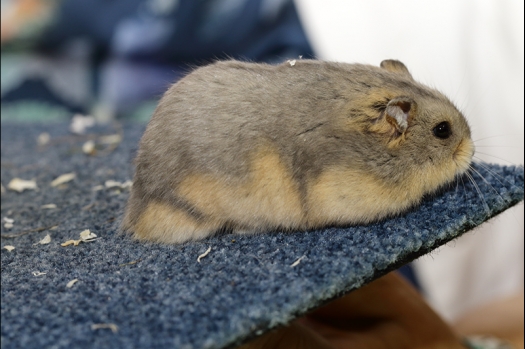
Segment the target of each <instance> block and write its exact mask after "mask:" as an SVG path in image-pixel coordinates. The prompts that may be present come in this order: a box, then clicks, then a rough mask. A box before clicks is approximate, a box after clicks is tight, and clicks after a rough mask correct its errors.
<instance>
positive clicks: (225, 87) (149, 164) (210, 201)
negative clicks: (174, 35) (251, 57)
mask: <svg viewBox="0 0 525 349" xmlns="http://www.w3.org/2000/svg"><path fill="white" fill-rule="evenodd" d="M473 152H474V146H473V143H472V140H471V137H470V129H469V126H468V124H467V122H466V120H465V118H464V117H463V115H462V114H461V113H460V112H459V111H458V109H457V108H456V107H455V106H454V105H453V103H451V102H450V101H449V99H448V98H447V97H445V96H444V95H443V94H442V93H440V92H439V91H436V90H434V89H431V88H429V87H427V86H424V85H422V84H420V83H418V82H416V81H414V79H413V78H412V76H411V75H410V73H409V71H408V70H407V68H406V67H405V66H404V65H403V63H401V62H399V61H395V60H386V61H383V62H382V63H381V66H380V67H375V66H371V65H362V64H345V63H332V62H323V61H315V60H297V61H295V62H285V63H283V64H281V65H268V64H255V63H244V62H238V61H222V62H217V63H214V64H211V65H208V66H205V67H202V68H199V69H196V70H195V71H193V72H192V73H190V74H189V75H187V76H186V77H184V78H183V79H181V80H180V81H179V82H177V83H176V84H174V85H173V86H172V87H171V88H170V89H169V90H168V91H167V92H166V93H165V95H164V96H163V97H162V99H161V100H160V102H159V104H158V106H157V109H156V110H155V112H154V115H153V117H152V119H151V121H150V122H149V124H148V126H147V128H146V131H145V133H144V135H143V137H142V139H141V141H140V146H139V150H138V154H137V157H136V159H135V165H136V171H135V176H134V181H133V186H132V190H131V195H130V198H129V201H128V203H127V207H126V212H125V215H124V219H123V223H122V228H123V229H124V230H126V231H129V232H131V233H132V234H133V236H134V237H136V238H138V239H142V240H149V241H157V242H164V243H182V242H185V241H188V240H197V239H201V238H204V237H207V236H210V235H212V234H214V233H215V232H217V231H219V230H221V229H231V230H233V231H234V232H239V233H248V232H261V233H262V232H267V231H271V230H307V229H314V228H320V227H324V226H330V225H332V226H333V225H338V226H342V225H349V224H365V223H369V222H373V221H377V220H380V219H383V218H385V217H388V216H392V215H396V214H399V213H402V212H404V211H406V210H407V209H409V208H410V207H412V206H414V205H416V204H417V203H419V202H420V200H421V199H422V197H423V196H424V195H425V194H428V193H431V192H433V191H435V190H436V189H438V188H439V187H440V186H442V185H444V184H446V183H448V182H450V181H452V180H453V179H454V178H455V176H457V175H459V174H461V173H463V172H464V171H466V170H467V169H468V167H469V165H470V162H471V159H472V155H473Z"/></svg>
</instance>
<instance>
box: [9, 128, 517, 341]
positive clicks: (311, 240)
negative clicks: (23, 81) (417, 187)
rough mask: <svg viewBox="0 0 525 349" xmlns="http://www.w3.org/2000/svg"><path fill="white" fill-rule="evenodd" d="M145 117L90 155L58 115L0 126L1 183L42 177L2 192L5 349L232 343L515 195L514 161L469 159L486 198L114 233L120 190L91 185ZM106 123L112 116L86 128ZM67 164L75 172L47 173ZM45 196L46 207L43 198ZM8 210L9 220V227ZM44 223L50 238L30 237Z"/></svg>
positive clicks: (119, 174) (125, 155) (120, 174)
mask: <svg viewBox="0 0 525 349" xmlns="http://www.w3.org/2000/svg"><path fill="white" fill-rule="evenodd" d="M143 129H144V126H143V125H124V126H123V128H121V129H120V131H121V132H122V134H123V140H122V142H121V143H120V144H118V147H116V149H112V148H111V145H110V146H109V149H108V146H104V147H105V150H104V149H101V150H99V152H98V153H97V154H96V155H95V156H88V155H86V154H84V153H83V152H82V145H83V143H84V142H85V141H87V139H88V138H89V137H90V136H84V137H79V136H72V135H71V134H69V133H68V128H67V125H65V124H59V125H52V126H49V125H48V126H17V125H9V124H3V125H2V133H1V135H2V139H1V152H2V184H3V186H4V187H7V184H8V183H9V182H10V181H11V180H12V179H13V178H15V177H18V178H21V179H25V180H30V179H34V180H35V181H36V183H37V185H38V190H26V191H24V192H22V193H17V192H15V191H11V190H7V191H6V192H5V193H3V194H2V208H1V216H2V228H1V229H2V230H1V233H2V247H4V246H6V245H12V246H14V247H15V249H14V250H12V251H8V250H6V249H5V248H2V250H1V257H2V258H1V260H2V265H1V267H2V271H1V276H2V278H1V285H2V287H1V293H2V302H1V346H2V348H187V349H189V348H226V347H234V346H235V345H237V344H239V343H241V342H243V341H245V340H246V339H247V338H250V337H252V336H254V335H256V334H260V333H263V332H265V331H267V330H268V329H270V328H272V327H275V326H278V325H280V324H284V323H287V322H288V321H290V320H291V319H293V318H295V317H297V316H299V315H301V314H303V313H305V312H306V311H308V310H311V309H313V308H315V307H317V306H319V305H321V304H323V303H325V302H326V301H328V300H330V299H333V298H335V297H338V296H340V295H342V294H344V293H347V292H349V291H351V290H354V289H356V288H359V287H360V286H362V285H363V284H365V283H367V282H369V281H371V280H373V279H375V278H377V277H379V276H381V275H383V274H385V273H386V272H388V271H390V270H392V269H395V268H397V267H399V266H401V265H403V264H405V263H407V262H409V261H410V260H412V259H414V258H416V257H418V256H420V255H422V254H425V253H428V252H429V251H431V250H432V249H434V248H436V247H438V246H439V245H442V244H444V243H446V242H447V241H450V240H451V239H454V238H455V237H457V236H459V235H461V234H462V233H464V232H466V231H468V230H470V229H472V228H473V227H475V226H477V225H479V224H481V223H482V222H483V221H485V220H487V219H488V218H490V217H492V216H494V215H496V214H497V213H499V212H501V211H503V210H505V209H506V208H508V207H510V206H512V205H515V204H516V203H518V202H519V201H521V200H523V168H522V167H500V166H497V165H483V166H479V165H478V166H475V169H476V171H478V172H479V173H481V174H482V175H483V177H484V178H485V179H484V180H483V179H481V178H480V177H479V176H478V175H477V174H474V178H475V180H476V182H477V186H479V189H480V191H481V193H482V194H483V199H482V198H480V195H479V194H478V192H477V190H476V188H475V187H474V186H472V184H470V182H469V181H468V180H463V181H459V183H458V185H454V186H451V187H450V189H449V190H447V191H444V192H443V193H441V194H439V195H438V196H436V197H433V198H431V199H428V200H427V201H425V202H424V203H423V204H422V205H421V206H420V207H419V208H418V209H417V210H414V211H412V212H410V213H408V214H406V215H404V216H402V217H397V218H395V219H390V220H386V221H383V222H380V223H377V224H373V225H369V226H358V227H349V228H345V229H342V228H328V229H324V230H320V231H312V232H297V233H286V234H285V233H272V234H264V235H257V236H233V235H222V236H216V237H213V238H209V239H207V240H204V241H200V242H193V243H187V244H184V245H179V246H162V245H152V244H143V243H138V242H135V241H132V240H130V238H129V237H128V236H125V235H121V234H119V233H117V229H116V226H117V224H118V221H119V219H120V218H119V217H120V215H121V213H122V210H123V208H124V204H125V201H126V199H127V197H128V194H129V191H128V190H129V189H116V188H115V187H113V188H104V189H101V188H100V187H98V188H97V186H100V185H102V186H104V183H105V182H106V181H108V180H115V181H118V182H124V181H126V180H129V179H131V178H132V173H133V168H132V166H131V164H130V163H131V159H132V158H133V156H134V153H135V152H136V147H137V142H138V140H139V137H140V135H141V133H142V131H143ZM116 131H118V130H116V129H114V128H113V126H111V127H107V128H94V129H90V130H89V134H91V136H92V137H94V136H95V135H98V136H100V135H108V134H114V133H116ZM43 132H47V133H49V135H50V142H49V143H47V144H46V145H43V146H42V145H38V143H37V138H38V136H39V135H40V134H41V133H43ZM95 141H96V142H100V141H102V139H100V138H96V139H95ZM70 172H74V173H75V174H76V177H75V178H74V179H73V180H72V181H70V182H67V183H65V184H62V185H59V186H57V187H53V186H51V185H50V183H51V181H52V180H54V179H55V178H56V177H58V176H59V175H61V174H64V173H70ZM94 188H95V189H99V190H94ZM47 204H54V205H56V208H42V205H47ZM47 207H49V206H47ZM51 207H52V206H51ZM5 218H10V219H13V220H14V222H13V223H12V224H13V227H12V228H9V229H8V228H6V227H5V226H4V225H5V223H6V220H5ZM53 226H57V227H56V228H51V229H49V228H50V227H53ZM44 228H46V229H44ZM84 229H90V231H91V232H92V233H94V234H96V235H97V237H98V238H97V239H96V240H94V241H91V242H82V243H80V244H78V246H74V245H70V246H67V247H62V246H61V245H60V244H61V243H63V242H65V241H67V240H71V239H79V234H80V232H81V231H83V230H84ZM47 234H49V235H50V237H51V242H50V243H48V244H35V243H38V242H39V241H40V240H42V239H43V238H44V237H45V236H46V235H47ZM210 247H211V250H210V252H209V254H208V255H207V256H205V257H203V258H201V260H200V262H198V261H197V258H198V256H199V255H201V254H203V253H204V252H205V251H206V250H207V249H208V248H210ZM300 258H302V259H301V260H300V262H299V264H297V265H295V266H294V267H291V265H292V264H293V263H294V262H295V261H297V260H298V259H300ZM35 273H36V274H35ZM39 273H45V274H39ZM73 279H78V281H77V282H76V283H75V284H74V285H73V286H72V287H67V286H66V285H67V284H68V282H70V281H71V280H73ZM96 324H106V325H107V324H114V325H116V326H117V327H113V329H111V328H97V327H96V326H95V327H92V325H96Z"/></svg>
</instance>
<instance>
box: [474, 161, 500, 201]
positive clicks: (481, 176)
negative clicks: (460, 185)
mask: <svg viewBox="0 0 525 349" xmlns="http://www.w3.org/2000/svg"><path fill="white" fill-rule="evenodd" d="M469 167H470V170H471V171H473V172H474V173H475V174H477V175H478V176H479V177H480V178H481V179H482V180H483V182H485V183H486V184H488V186H489V187H490V189H492V191H494V193H496V195H497V196H499V197H500V198H501V200H503V202H507V200H505V199H504V198H503V196H501V194H500V193H499V192H498V191H497V190H496V188H494V186H493V185H492V184H490V182H489V181H487V180H486V179H485V177H483V175H482V174H481V173H480V172H479V171H477V170H476V169H475V168H474V167H472V166H469Z"/></svg>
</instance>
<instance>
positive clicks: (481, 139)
mask: <svg viewBox="0 0 525 349" xmlns="http://www.w3.org/2000/svg"><path fill="white" fill-rule="evenodd" d="M509 136H516V137H519V136H520V135H518V134H510V135H499V136H488V137H483V138H479V139H476V140H472V142H474V143H476V142H479V141H483V140H485V139H490V138H498V137H509Z"/></svg>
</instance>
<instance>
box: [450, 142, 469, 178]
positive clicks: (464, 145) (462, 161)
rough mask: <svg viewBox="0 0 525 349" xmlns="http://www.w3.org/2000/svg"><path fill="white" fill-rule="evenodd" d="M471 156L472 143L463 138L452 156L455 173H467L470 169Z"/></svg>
mask: <svg viewBox="0 0 525 349" xmlns="http://www.w3.org/2000/svg"><path fill="white" fill-rule="evenodd" d="M473 156H474V143H473V142H472V140H471V139H470V138H463V139H462V140H461V142H459V144H458V146H457V148H456V150H455V151H454V154H452V159H453V160H454V162H455V163H456V166H457V170H456V173H458V174H461V173H463V172H465V171H467V170H468V168H469V167H470V163H471V162H472V157H473Z"/></svg>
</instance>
